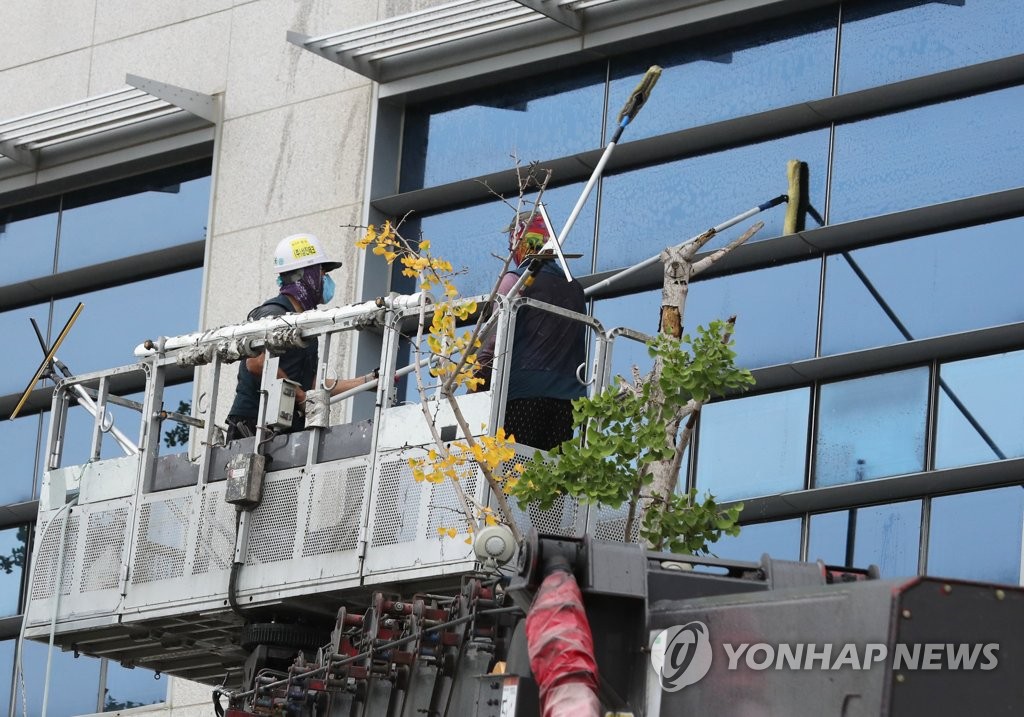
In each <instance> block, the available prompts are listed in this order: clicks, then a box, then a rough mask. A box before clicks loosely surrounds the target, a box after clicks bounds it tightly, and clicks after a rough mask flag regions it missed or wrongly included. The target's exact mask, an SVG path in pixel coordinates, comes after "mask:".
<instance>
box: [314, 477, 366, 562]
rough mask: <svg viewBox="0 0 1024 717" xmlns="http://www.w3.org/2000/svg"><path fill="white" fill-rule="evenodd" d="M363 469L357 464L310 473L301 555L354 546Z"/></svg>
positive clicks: (363, 482)
mask: <svg viewBox="0 0 1024 717" xmlns="http://www.w3.org/2000/svg"><path fill="white" fill-rule="evenodd" d="M366 473H367V466H366V464H360V465H352V466H348V467H345V468H334V469H328V470H321V471H317V472H316V473H314V474H313V476H312V478H311V479H310V489H309V490H310V496H309V502H308V504H307V506H306V520H305V536H304V538H303V541H302V555H303V556H304V557H308V556H310V555H325V554H327V553H337V552H340V551H343V550H354V549H355V547H356V545H357V543H358V541H359V524H360V522H361V521H362V518H363V488H364V487H365V484H366Z"/></svg>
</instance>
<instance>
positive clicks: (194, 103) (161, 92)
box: [124, 74, 220, 124]
mask: <svg viewBox="0 0 1024 717" xmlns="http://www.w3.org/2000/svg"><path fill="white" fill-rule="evenodd" d="M124 81H125V82H126V83H128V84H129V85H131V86H132V87H134V88H136V89H139V90H142V91H143V92H146V93H148V94H151V95H153V96H154V97H156V98H158V99H161V100H163V101H164V102H169V103H171V104H172V105H174V106H175V107H180V108H181V109H183V110H185V111H186V112H188V113H190V114H193V115H195V116H196V117H201V118H203V119H204V120H206V121H207V122H210V123H211V124H217V120H218V119H219V114H220V113H219V112H218V111H217V100H216V98H215V97H213V96H212V95H204V94H202V93H200V92H195V91H193V90H186V89H185V88H184V87H178V86H177V85H170V84H167V83H166V82H157V81H156V80H150V79H148V78H146V77H139V76H138V75H132V74H128V75H125V77H124Z"/></svg>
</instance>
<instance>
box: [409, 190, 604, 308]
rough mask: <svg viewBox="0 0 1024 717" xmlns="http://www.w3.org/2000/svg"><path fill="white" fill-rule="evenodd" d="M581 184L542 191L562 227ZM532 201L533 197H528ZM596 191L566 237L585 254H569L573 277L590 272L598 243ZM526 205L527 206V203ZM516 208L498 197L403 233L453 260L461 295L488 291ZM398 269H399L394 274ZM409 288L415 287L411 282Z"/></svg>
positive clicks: (554, 219)
mask: <svg viewBox="0 0 1024 717" xmlns="http://www.w3.org/2000/svg"><path fill="white" fill-rule="evenodd" d="M582 189H583V185H582V184H572V185H568V186H565V187H559V188H558V189H549V190H547V191H545V192H544V204H545V206H546V207H547V210H548V216H549V217H550V218H551V222H552V223H553V224H554V225H555V226H554V229H555V231H556V232H558V231H561V229H562V227H563V226H564V225H565V221H566V220H567V219H568V218H569V214H571V213H572V208H573V207H574V206H576V200H577V199H579V196H580V192H581V191H582ZM528 199H530V200H531V201H532V200H533V197H532V196H531V197H528ZM596 203H597V194H596V193H591V195H590V197H589V198H588V199H587V203H586V204H585V205H584V207H583V209H582V210H581V211H580V214H579V216H578V217H577V219H576V223H575V224H573V227H572V230H571V231H570V232H569V234H568V236H567V237H566V239H565V251H566V253H572V254H583V258H582V259H570V260H569V261H570V266H569V269H570V271H572V273H573V275H574V276H582V275H585V274H587V273H589V271H590V261H591V257H592V256H593V243H594V207H595V206H596ZM525 208H527V209H528V208H529V207H528V206H527V207H525ZM515 215H516V213H515V209H514V208H513V207H509V206H508V205H507V204H504V203H502V202H499V201H490V202H487V203H486V204H478V205H476V206H474V207H467V208H465V209H456V210H454V211H450V212H444V213H442V214H433V215H430V216H425V217H422V218H420V219H419V220H418V222H417V221H416V220H415V219H413V220H411V221H410V222H408V224H407V225H406V230H405V231H403V232H402V234H403V236H405V237H406V238H410V239H411V238H418V237H419V236H420V235H422V237H423V238H424V239H429V240H430V242H431V244H432V246H431V251H434V252H436V253H437V256H443V257H444V258H445V259H447V260H449V261H451V263H452V266H453V267H454V268H455V270H456V271H462V272H464V273H462V274H461V275H460V276H457V277H455V279H454V281H455V285H456V286H457V287H458V289H459V291H460V292H461V294H462V295H463V296H474V295H477V294H489V293H490V292H491V290H492V289H494V287H495V285H496V284H497V282H498V279H499V278H500V274H501V267H502V262H503V261H504V259H505V256H506V255H507V254H508V234H506V233H505V231H504V230H505V227H507V226H508V225H509V224H510V223H511V222H512V220H513V219H514V218H515ZM398 274H399V272H398V271H396V272H395V275H396V279H397V276H398ZM409 290H415V289H412V288H411V287H410V289H409Z"/></svg>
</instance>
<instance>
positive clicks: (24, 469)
mask: <svg viewBox="0 0 1024 717" xmlns="http://www.w3.org/2000/svg"><path fill="white" fill-rule="evenodd" d="M26 380H27V379H26ZM39 425H40V418H39V416H20V417H18V418H16V419H15V420H13V421H9V420H4V421H0V455H3V460H4V478H3V480H2V481H0V504H5V503H20V502H22V501H25V500H31V499H32V486H33V479H34V476H35V467H36V458H37V456H38V454H39V453H40V448H39V446H40V443H41V442H42V441H45V437H43V438H42V440H40V437H41V433H40V430H39Z"/></svg>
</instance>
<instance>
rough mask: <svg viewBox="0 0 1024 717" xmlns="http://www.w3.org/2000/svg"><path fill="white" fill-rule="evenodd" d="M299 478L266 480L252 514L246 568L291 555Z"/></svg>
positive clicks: (293, 545) (292, 552) (288, 557)
mask: <svg viewBox="0 0 1024 717" xmlns="http://www.w3.org/2000/svg"><path fill="white" fill-rule="evenodd" d="M299 480H300V476H297V475H296V476H291V477H287V478H278V479H276V480H268V481H267V482H266V483H265V484H264V486H263V501H262V502H261V503H260V505H259V507H257V508H256V509H255V510H254V511H253V512H252V532H251V533H250V534H249V550H248V555H247V557H246V561H245V562H246V564H247V565H255V564H257V563H273V562H277V561H279V560H289V559H291V558H292V557H293V555H294V552H295V538H296V528H297V525H298V520H297V515H296V511H297V509H298V502H299Z"/></svg>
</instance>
